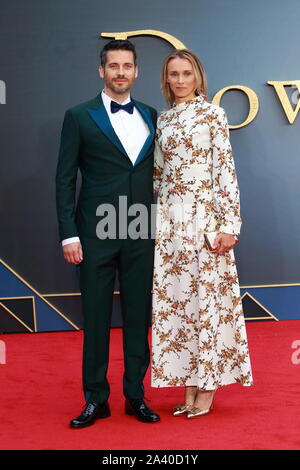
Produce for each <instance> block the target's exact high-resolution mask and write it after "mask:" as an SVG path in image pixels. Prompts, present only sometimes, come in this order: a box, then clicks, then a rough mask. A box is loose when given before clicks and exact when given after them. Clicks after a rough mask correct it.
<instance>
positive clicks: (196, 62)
mask: <svg viewBox="0 0 300 470" xmlns="http://www.w3.org/2000/svg"><path fill="white" fill-rule="evenodd" d="M177 58H179V59H187V60H188V61H189V62H190V63H191V65H192V67H193V70H194V74H195V77H196V89H195V94H196V95H202V96H203V97H204V98H205V99H206V100H207V78H206V74H205V71H204V68H203V65H202V64H201V62H200V59H199V58H198V57H197V56H196V54H194V53H193V52H192V51H190V50H188V49H176V50H175V51H173V52H171V53H170V54H169V55H168V56H167V57H166V58H165V60H164V62H163V66H162V73H161V91H162V93H163V95H164V98H165V100H166V102H167V103H168V105H169V106H170V107H171V106H172V105H173V104H174V101H175V96H174V93H173V92H172V90H171V88H170V85H169V83H168V82H167V75H168V64H169V62H170V60H172V59H177Z"/></svg>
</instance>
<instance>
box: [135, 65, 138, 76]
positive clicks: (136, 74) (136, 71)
mask: <svg viewBox="0 0 300 470" xmlns="http://www.w3.org/2000/svg"><path fill="white" fill-rule="evenodd" d="M138 74H139V68H138V66H137V65H136V67H135V78H137V77H138Z"/></svg>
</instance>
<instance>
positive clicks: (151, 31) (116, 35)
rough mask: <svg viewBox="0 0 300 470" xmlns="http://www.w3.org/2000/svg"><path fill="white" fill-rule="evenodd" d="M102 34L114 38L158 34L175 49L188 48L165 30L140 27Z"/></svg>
mask: <svg viewBox="0 0 300 470" xmlns="http://www.w3.org/2000/svg"><path fill="white" fill-rule="evenodd" d="M101 36H102V37H104V38H114V39H127V38H129V37H132V36H157V37H158V38H162V39H164V40H165V41H168V42H169V43H170V44H172V46H174V47H175V49H186V47H185V45H184V44H183V43H182V42H181V41H179V39H177V38H175V36H171V34H168V33H164V32H163V31H156V30H155V29H140V30H137V31H125V32H123V33H101Z"/></svg>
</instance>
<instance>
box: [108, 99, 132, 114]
mask: <svg viewBox="0 0 300 470" xmlns="http://www.w3.org/2000/svg"><path fill="white" fill-rule="evenodd" d="M133 108H134V105H133V102H132V101H129V103H127V104H119V103H116V102H115V101H111V102H110V110H111V112H112V113H117V112H118V111H120V109H123V110H124V111H127V113H129V114H132V113H133Z"/></svg>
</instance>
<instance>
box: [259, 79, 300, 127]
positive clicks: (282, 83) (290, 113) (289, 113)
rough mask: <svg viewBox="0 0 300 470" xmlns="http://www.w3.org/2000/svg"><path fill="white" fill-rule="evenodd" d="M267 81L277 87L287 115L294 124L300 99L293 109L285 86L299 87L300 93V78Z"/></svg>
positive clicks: (299, 106)
mask: <svg viewBox="0 0 300 470" xmlns="http://www.w3.org/2000/svg"><path fill="white" fill-rule="evenodd" d="M267 83H268V84H269V85H272V86H273V87H274V88H275V90H276V93H277V95H278V97H279V99H280V103H281V104H282V107H283V109H284V112H285V114H286V117H287V118H288V121H289V123H290V124H293V122H294V121H295V119H296V116H297V114H298V111H299V108H300V100H299V99H298V100H297V101H298V102H297V106H296V108H295V109H293V107H292V105H291V103H290V100H289V98H288V96H287V94H286V91H285V88H284V87H285V86H294V87H295V88H297V89H298V94H299V93H300V80H288V81H276V82H267Z"/></svg>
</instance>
